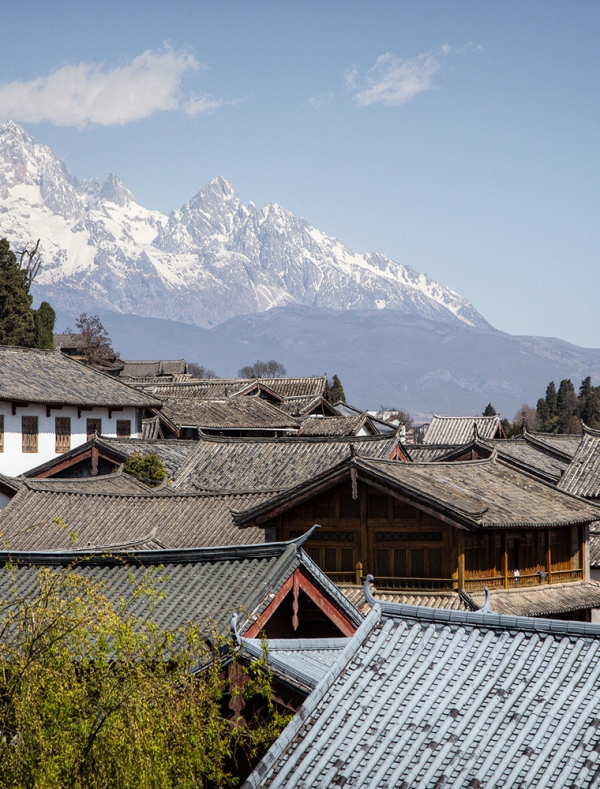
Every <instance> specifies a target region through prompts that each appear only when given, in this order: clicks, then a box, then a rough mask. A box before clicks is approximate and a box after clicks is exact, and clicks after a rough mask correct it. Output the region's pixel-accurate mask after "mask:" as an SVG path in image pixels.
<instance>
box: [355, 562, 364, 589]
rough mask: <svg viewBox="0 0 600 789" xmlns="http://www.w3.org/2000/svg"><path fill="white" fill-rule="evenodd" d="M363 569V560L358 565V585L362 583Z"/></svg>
mask: <svg viewBox="0 0 600 789" xmlns="http://www.w3.org/2000/svg"><path fill="white" fill-rule="evenodd" d="M362 571H363V566H362V562H359V563H358V564H357V565H356V585H357V586H360V585H361V584H362Z"/></svg>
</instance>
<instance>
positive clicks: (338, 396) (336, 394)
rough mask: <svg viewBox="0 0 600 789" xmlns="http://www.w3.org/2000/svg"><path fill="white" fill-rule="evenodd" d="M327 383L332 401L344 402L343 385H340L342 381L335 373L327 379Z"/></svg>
mask: <svg viewBox="0 0 600 789" xmlns="http://www.w3.org/2000/svg"><path fill="white" fill-rule="evenodd" d="M328 385H329V397H330V399H331V402H332V403H339V402H342V403H345V402H346V395H345V394H344V387H343V386H342V382H341V381H340V379H339V378H338V377H337V375H334V376H333V379H332V380H331V381H328Z"/></svg>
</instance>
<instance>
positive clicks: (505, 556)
mask: <svg viewBox="0 0 600 789" xmlns="http://www.w3.org/2000/svg"><path fill="white" fill-rule="evenodd" d="M502 578H503V581H504V588H505V589H508V548H507V545H506V532H505V531H503V532H502Z"/></svg>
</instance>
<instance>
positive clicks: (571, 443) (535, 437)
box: [520, 433, 581, 457]
mask: <svg viewBox="0 0 600 789" xmlns="http://www.w3.org/2000/svg"><path fill="white" fill-rule="evenodd" d="M520 438H521V439H522V440H524V441H535V442H539V443H541V444H544V445H545V446H547V447H550V448H551V449H553V450H555V451H557V452H562V454H563V455H567V456H570V457H573V456H574V455H575V453H576V452H577V448H578V447H579V444H580V442H581V436H579V435H573V434H570V433H526V434H525V435H524V436H521V437H520Z"/></svg>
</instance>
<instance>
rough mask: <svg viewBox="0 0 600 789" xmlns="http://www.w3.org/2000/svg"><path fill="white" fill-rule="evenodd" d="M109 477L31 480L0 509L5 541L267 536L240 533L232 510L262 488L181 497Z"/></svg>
mask: <svg viewBox="0 0 600 789" xmlns="http://www.w3.org/2000/svg"><path fill="white" fill-rule="evenodd" d="M111 476H112V475H111ZM111 476H109V477H95V478H91V479H73V480H70V479H69V480H65V479H56V480H26V481H25V484H24V487H23V489H22V490H20V491H19V492H18V493H17V494H16V495H15V496H14V498H13V499H12V500H11V501H10V502H9V503H8V504H7V505H6V506H5V507H4V509H3V510H2V511H1V512H0V535H1V543H0V544H1V545H4V546H5V547H6V548H10V549H11V550H38V551H61V550H70V549H72V548H82V549H89V548H93V547H106V546H114V545H123V544H132V545H133V544H134V543H144V542H146V541H147V540H149V539H152V540H154V541H155V542H156V543H157V544H159V545H163V546H165V547H167V548H200V547H204V546H211V545H237V544H238V543H240V542H245V543H252V544H254V543H260V542H263V541H264V531H263V530H262V529H258V528H257V529H248V530H244V531H243V532H240V530H239V529H238V528H237V526H235V525H234V523H233V516H232V510H239V509H244V508H247V507H251V506H255V505H256V504H258V503H259V502H260V501H261V500H262V498H264V494H262V495H261V494H257V493H223V494H189V495H187V494H183V495H178V494H175V493H172V492H171V491H170V489H169V488H166V489H164V488H160V489H151V488H148V487H147V486H145V485H143V484H142V483H139V482H137V480H135V479H134V478H133V477H129V476H128V475H121V476H120V479H119V475H114V479H111ZM57 521H58V522H57Z"/></svg>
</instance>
